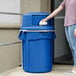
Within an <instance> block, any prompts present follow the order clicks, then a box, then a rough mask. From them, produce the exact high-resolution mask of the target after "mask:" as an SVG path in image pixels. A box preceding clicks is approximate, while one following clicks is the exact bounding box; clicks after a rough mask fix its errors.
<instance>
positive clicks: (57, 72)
mask: <svg viewBox="0 0 76 76" xmlns="http://www.w3.org/2000/svg"><path fill="white" fill-rule="evenodd" d="M71 69H72V65H53V70H52V71H51V72H49V73H27V72H24V71H23V70H22V67H18V68H15V69H13V70H10V71H7V72H5V73H4V74H3V76H65V75H64V72H66V71H67V70H71Z"/></svg>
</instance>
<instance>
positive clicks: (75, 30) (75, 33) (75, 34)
mask: <svg viewBox="0 0 76 76" xmlns="http://www.w3.org/2000/svg"><path fill="white" fill-rule="evenodd" d="M74 36H75V37H76V28H75V29H74Z"/></svg>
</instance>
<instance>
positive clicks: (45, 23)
mask: <svg viewBox="0 0 76 76" xmlns="http://www.w3.org/2000/svg"><path fill="white" fill-rule="evenodd" d="M39 25H47V22H42V21H40V22H39Z"/></svg>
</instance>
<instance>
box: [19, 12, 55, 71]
mask: <svg viewBox="0 0 76 76" xmlns="http://www.w3.org/2000/svg"><path fill="white" fill-rule="evenodd" d="M47 15H48V13H39V12H37V13H36V12H35V13H29V14H26V15H24V16H23V22H22V27H21V29H20V34H19V39H21V40H22V61H23V63H22V64H23V69H24V71H26V72H32V73H43V72H49V71H51V70H52V51H53V41H54V39H55V32H54V31H53V32H51V31H50V32H42V31H39V30H54V27H52V26H51V25H52V24H51V21H49V22H48V24H47V26H39V25H38V23H39V21H40V20H41V19H43V18H44V17H46V16H47ZM24 30H29V31H31V30H36V31H39V32H25V31H24Z"/></svg>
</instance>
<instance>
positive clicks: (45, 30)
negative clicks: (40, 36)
mask: <svg viewBox="0 0 76 76" xmlns="http://www.w3.org/2000/svg"><path fill="white" fill-rule="evenodd" d="M20 31H23V32H55V30H20Z"/></svg>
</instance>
